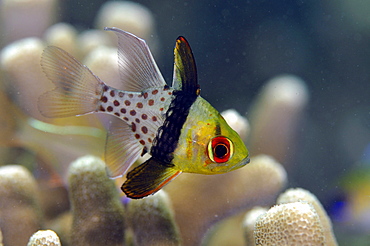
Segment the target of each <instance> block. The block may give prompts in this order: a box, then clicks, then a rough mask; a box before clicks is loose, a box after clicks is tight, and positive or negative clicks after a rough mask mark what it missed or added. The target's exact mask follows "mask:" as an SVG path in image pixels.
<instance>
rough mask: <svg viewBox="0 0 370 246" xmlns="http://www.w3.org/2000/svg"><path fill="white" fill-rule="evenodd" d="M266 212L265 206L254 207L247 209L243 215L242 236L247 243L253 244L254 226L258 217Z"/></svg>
mask: <svg viewBox="0 0 370 246" xmlns="http://www.w3.org/2000/svg"><path fill="white" fill-rule="evenodd" d="M266 212H267V209H266V208H263V207H258V206H257V207H254V208H252V209H251V210H249V211H248V212H247V213H246V214H245V217H244V221H243V229H244V237H245V241H246V243H247V245H255V243H254V226H255V224H256V221H257V219H258V217H259V216H260V215H262V214H264V213H266Z"/></svg>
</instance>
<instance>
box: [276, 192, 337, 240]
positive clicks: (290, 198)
mask: <svg viewBox="0 0 370 246" xmlns="http://www.w3.org/2000/svg"><path fill="white" fill-rule="evenodd" d="M298 201H306V202H308V203H310V204H311V205H312V206H313V207H314V209H315V211H316V213H317V214H318V216H319V218H320V221H321V224H322V227H323V231H324V236H325V241H326V245H328V246H336V245H338V244H337V242H336V239H335V237H334V234H333V229H332V224H331V220H330V218H329V216H328V215H327V213H326V211H325V209H324V208H323V206H322V205H321V203H320V201H319V200H318V199H317V198H316V196H315V195H314V194H312V193H311V192H309V191H307V190H304V189H301V188H296V189H288V190H286V191H285V192H284V193H282V194H281V195H280V196H279V197H278V199H277V204H284V203H291V202H298Z"/></svg>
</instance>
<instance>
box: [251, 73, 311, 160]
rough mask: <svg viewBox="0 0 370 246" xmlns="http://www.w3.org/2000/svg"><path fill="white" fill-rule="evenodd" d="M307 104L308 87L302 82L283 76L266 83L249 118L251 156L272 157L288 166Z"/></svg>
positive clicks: (292, 77)
mask: <svg viewBox="0 0 370 246" xmlns="http://www.w3.org/2000/svg"><path fill="white" fill-rule="evenodd" d="M307 102H308V91H307V88H306V84H305V83H304V82H303V80H301V79H300V78H298V77H296V76H293V75H282V76H278V77H275V78H273V79H272V80H270V81H269V82H267V84H266V85H265V87H264V88H263V90H262V91H261V95H260V96H259V97H258V98H257V99H256V101H255V103H254V105H253V107H252V110H251V114H250V117H249V120H250V123H251V128H252V129H253V130H252V132H251V136H250V145H249V146H250V149H251V152H252V153H255V154H260V153H262V154H267V155H271V156H273V157H274V158H276V159H277V160H278V161H280V162H281V163H283V164H284V165H285V166H286V165H287V164H288V163H287V157H288V156H289V153H292V152H293V151H292V148H293V147H294V145H295V144H294V142H293V141H294V137H295V136H296V129H297V126H298V123H299V122H300V119H301V117H302V111H303V109H304V108H305V106H306V104H307ZM288 150H289V152H288Z"/></svg>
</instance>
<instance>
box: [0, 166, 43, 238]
mask: <svg viewBox="0 0 370 246" xmlns="http://www.w3.org/2000/svg"><path fill="white" fill-rule="evenodd" d="M0 197H1V199H0V218H1V220H0V228H1V231H2V234H3V243H4V245H26V244H27V242H28V239H29V237H30V236H31V235H32V234H33V233H34V232H35V231H37V230H38V229H39V228H40V227H41V225H42V215H41V210H40V205H39V200H38V189H37V184H36V181H35V179H34V178H33V176H32V175H31V173H30V172H29V171H28V170H27V169H26V168H25V167H23V166H19V165H7V166H2V167H0ZM19 232H22V233H19Z"/></svg>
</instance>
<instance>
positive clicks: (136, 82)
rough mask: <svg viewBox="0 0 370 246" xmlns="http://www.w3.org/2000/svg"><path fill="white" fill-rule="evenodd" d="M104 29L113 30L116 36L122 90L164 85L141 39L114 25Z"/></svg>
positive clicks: (147, 48) (136, 89)
mask: <svg viewBox="0 0 370 246" xmlns="http://www.w3.org/2000/svg"><path fill="white" fill-rule="evenodd" d="M105 30H106V31H114V32H115V33H116V35H117V37H118V64H119V72H120V77H121V82H122V84H123V88H122V89H123V90H125V91H143V90H145V89H147V88H150V87H161V86H164V85H166V82H165V81H164V79H163V76H162V74H161V72H160V71H159V69H158V66H157V64H156V63H155V61H154V58H153V56H152V54H151V52H150V50H149V47H148V45H147V44H146V43H145V41H144V40H143V39H141V38H138V37H136V36H135V35H133V34H131V33H128V32H125V31H122V30H120V29H118V28H115V27H112V28H107V27H106V28H105Z"/></svg>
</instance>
